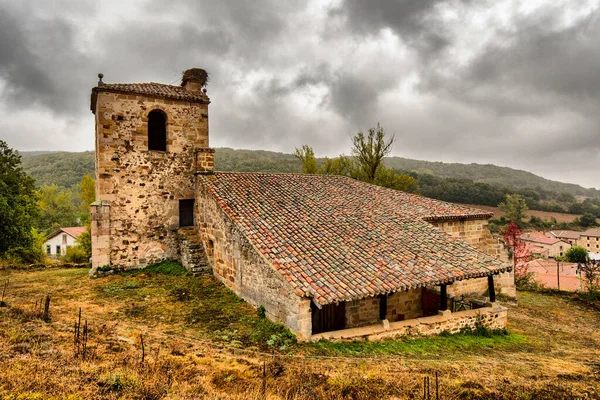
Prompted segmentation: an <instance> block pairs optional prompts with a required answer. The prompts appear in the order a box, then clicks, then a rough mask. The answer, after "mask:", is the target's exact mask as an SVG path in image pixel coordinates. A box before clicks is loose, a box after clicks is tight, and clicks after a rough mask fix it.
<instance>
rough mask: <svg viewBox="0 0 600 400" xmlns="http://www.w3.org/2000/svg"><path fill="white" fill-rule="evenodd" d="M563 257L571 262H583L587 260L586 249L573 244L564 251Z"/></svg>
mask: <svg viewBox="0 0 600 400" xmlns="http://www.w3.org/2000/svg"><path fill="white" fill-rule="evenodd" d="M565 257H566V258H567V260H569V262H572V263H585V262H586V261H587V250H586V249H585V248H583V247H581V246H573V247H571V248H570V249H569V250H567V251H566V252H565Z"/></svg>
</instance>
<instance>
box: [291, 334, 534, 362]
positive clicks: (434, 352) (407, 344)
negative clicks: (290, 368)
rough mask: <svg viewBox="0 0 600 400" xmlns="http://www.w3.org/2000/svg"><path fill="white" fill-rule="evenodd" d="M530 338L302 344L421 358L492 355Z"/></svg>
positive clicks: (323, 351)
mask: <svg viewBox="0 0 600 400" xmlns="http://www.w3.org/2000/svg"><path fill="white" fill-rule="evenodd" d="M524 345H527V339H526V338H525V337H524V336H522V335H518V334H513V333H500V334H493V335H491V336H489V337H488V336H479V335H475V334H471V333H458V334H454V335H441V336H428V337H405V338H401V339H387V340H382V341H372V342H371V341H358V340H356V341H352V342H330V341H324V340H321V341H319V342H315V343H307V344H305V345H303V346H302V347H303V349H304V350H306V351H308V352H309V353H311V354H315V355H325V356H351V357H361V356H362V357H367V356H385V355H410V356H415V357H420V358H428V357H435V358H437V357H439V356H442V355H452V354H455V353H456V352H461V353H463V354H464V353H471V354H481V355H489V351H490V350H508V349H517V348H522V347H523V346H524Z"/></svg>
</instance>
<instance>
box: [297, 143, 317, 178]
mask: <svg viewBox="0 0 600 400" xmlns="http://www.w3.org/2000/svg"><path fill="white" fill-rule="evenodd" d="M294 155H295V156H296V158H297V159H298V160H300V162H301V163H302V172H303V173H305V174H316V173H317V159H316V158H315V153H314V151H313V149H312V148H311V147H310V146H308V145H306V144H305V145H303V146H302V148H300V149H299V148H296V151H295V152H294Z"/></svg>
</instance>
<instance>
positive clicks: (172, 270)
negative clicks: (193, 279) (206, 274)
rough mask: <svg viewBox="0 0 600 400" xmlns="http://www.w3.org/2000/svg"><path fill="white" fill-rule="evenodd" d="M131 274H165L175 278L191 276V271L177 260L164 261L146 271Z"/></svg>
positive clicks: (150, 266)
mask: <svg viewBox="0 0 600 400" xmlns="http://www.w3.org/2000/svg"><path fill="white" fill-rule="evenodd" d="M131 273H145V274H163V275H175V276H188V275H190V273H189V271H188V270H187V269H185V268H184V267H183V266H181V264H180V263H179V262H178V261H176V260H163V261H161V262H159V263H157V264H151V265H148V266H147V267H146V268H144V269H141V270H137V271H132V272H131Z"/></svg>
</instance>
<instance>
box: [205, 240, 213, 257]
mask: <svg viewBox="0 0 600 400" xmlns="http://www.w3.org/2000/svg"><path fill="white" fill-rule="evenodd" d="M214 251H215V243H214V242H213V241H212V240H210V239H209V240H208V243H207V246H206V253H207V254H208V256H209V257H212V256H213V255H214Z"/></svg>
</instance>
